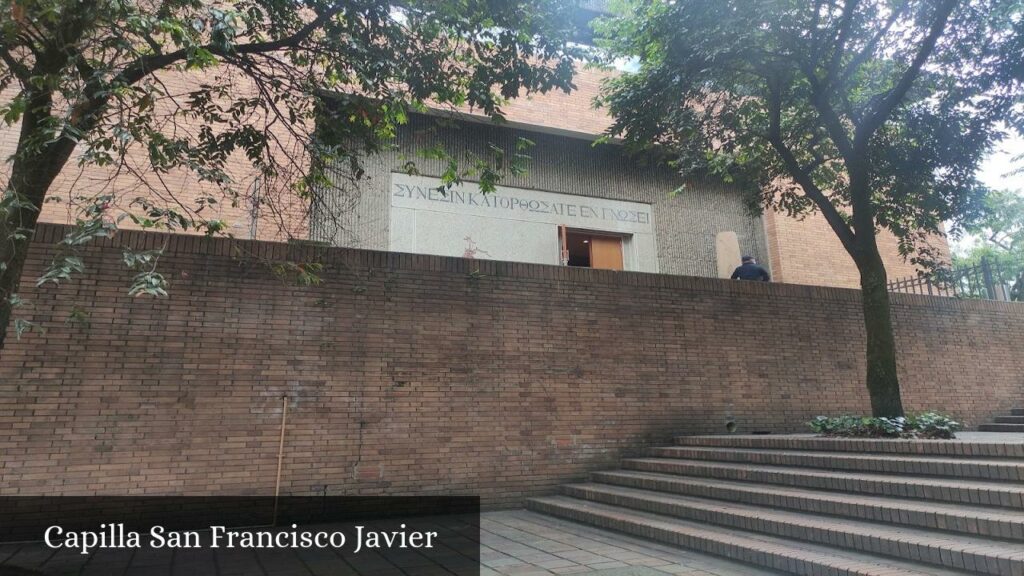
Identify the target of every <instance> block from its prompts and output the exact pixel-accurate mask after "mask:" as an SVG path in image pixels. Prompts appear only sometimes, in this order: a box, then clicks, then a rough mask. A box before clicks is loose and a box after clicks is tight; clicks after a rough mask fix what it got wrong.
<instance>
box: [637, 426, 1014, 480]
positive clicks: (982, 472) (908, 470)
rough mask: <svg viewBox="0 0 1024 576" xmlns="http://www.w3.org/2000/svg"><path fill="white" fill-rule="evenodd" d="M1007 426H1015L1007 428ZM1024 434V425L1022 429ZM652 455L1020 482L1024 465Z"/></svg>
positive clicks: (729, 453)
mask: <svg viewBox="0 0 1024 576" xmlns="http://www.w3.org/2000/svg"><path fill="white" fill-rule="evenodd" d="M1003 426H1012V424H1004V425H1003ZM1021 429H1022V430H1024V425H1022V426H1021ZM648 454H650V455H651V456H659V457H663V458H683V459H690V460H714V461H719V462H745V463H751V464H768V465H773V466H799V467H804V468H820V469H826V470H837V469H839V470H853V471H859V472H884V473H888V474H901V475H905V474H909V475H919V476H956V477H958V478H980V479H985V480H999V481H1007V482H1020V481H1022V480H1024V462H1017V461H1012V460H999V459H964V458H941V457H936V456H909V455H902V454H900V455H889V454H848V453H843V452H806V451H805V452H800V451H791V450H757V449H754V450H744V449H739V448H710V447H696V446H666V447H660V448H650V449H649V450H648Z"/></svg>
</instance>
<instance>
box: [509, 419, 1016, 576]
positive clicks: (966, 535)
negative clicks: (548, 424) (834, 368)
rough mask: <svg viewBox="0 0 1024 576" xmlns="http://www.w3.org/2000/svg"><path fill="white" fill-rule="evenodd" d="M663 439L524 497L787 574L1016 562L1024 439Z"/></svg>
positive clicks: (1005, 569)
mask: <svg viewBox="0 0 1024 576" xmlns="http://www.w3.org/2000/svg"><path fill="white" fill-rule="evenodd" d="M675 444H676V445H675V446H670V447H661V448H651V449H650V450H648V453H647V455H646V457H642V458H631V459H627V460H624V461H623V462H622V468H621V469H619V470H612V471H606V472H597V473H594V474H593V475H592V476H591V478H590V481H589V482H585V483H580V484H570V485H567V486H564V487H563V488H562V493H561V494H560V495H557V496H550V497H544V498H535V499H532V500H530V501H528V502H527V507H528V508H530V509H532V510H535V511H539V512H543V513H547V514H551V515H554V516H558V517H561V518H565V519H569V520H574V521H577V522H582V523H586V524H591V525H594V526H599V527H602V528H608V529H613V530H618V531H621V532H626V533H629V534H632V535H635V536H640V537H644V538H650V539H652V540H656V541H658V542H662V543H668V544H674V545H678V546H682V547H685V548H690V549H693V550H698V551H701V552H705V553H710V554H716V555H719V556H724V557H727V558H731V559H734V560H739V561H742V562H747V563H750V564H755V565H758V566H761V567H765V568H770V569H774V570H779V571H783V572H788V573H792V574H815V575H816V574H822V575H825V574H827V575H865V576H866V575H873V576H883V575H884V576H910V575H914V576H920V575H923V574H931V575H958V576H962V575H966V574H984V575H993V576H1022V575H1024V443H1019V442H1018V443H999V442H973V441H954V442H945V441H925V440H919V441H918V440H906V441H902V440H896V441H893V440H886V441H880V440H861V439H832V438H814V437H809V436H689V437H680V438H677V439H676V442H675Z"/></svg>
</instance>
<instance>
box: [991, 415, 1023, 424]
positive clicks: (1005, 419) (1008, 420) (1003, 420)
mask: <svg viewBox="0 0 1024 576" xmlns="http://www.w3.org/2000/svg"><path fill="white" fill-rule="evenodd" d="M995 422H996V424H1024V416H996V420H995Z"/></svg>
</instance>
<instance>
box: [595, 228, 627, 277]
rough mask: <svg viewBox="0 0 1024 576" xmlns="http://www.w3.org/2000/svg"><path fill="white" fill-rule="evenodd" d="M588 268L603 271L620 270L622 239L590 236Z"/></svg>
mask: <svg viewBox="0 0 1024 576" xmlns="http://www.w3.org/2000/svg"><path fill="white" fill-rule="evenodd" d="M590 267H591V268H601V269H603V270H622V238H617V237H615V236H591V237H590Z"/></svg>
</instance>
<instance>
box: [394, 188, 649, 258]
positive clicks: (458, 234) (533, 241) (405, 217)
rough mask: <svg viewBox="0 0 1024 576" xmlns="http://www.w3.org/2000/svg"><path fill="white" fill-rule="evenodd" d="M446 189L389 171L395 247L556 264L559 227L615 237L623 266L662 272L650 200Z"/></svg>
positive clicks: (444, 253)
mask: <svg viewBox="0 0 1024 576" xmlns="http://www.w3.org/2000/svg"><path fill="white" fill-rule="evenodd" d="M441 187H442V181H441V180H440V179H438V178H429V177H424V176H408V175H405V174H392V175H391V206H390V216H391V217H390V220H391V227H390V242H389V247H390V250H391V251H393V252H414V253H418V254H436V255H439V256H459V257H470V258H484V259H488V260H508V261H512V262H532V263H535V264H553V265H555V264H558V263H559V258H560V254H559V252H560V251H559V239H558V227H559V226H560V225H561V226H566V227H567V228H570V229H575V230H587V231H591V232H603V233H610V234H614V235H617V236H619V237H620V238H622V240H623V248H624V253H625V254H624V256H625V258H624V259H625V269H626V270H635V271H639V272H657V271H658V252H657V246H656V244H655V239H654V222H653V217H652V213H651V206H650V204H640V203H637V202H623V201H621V200H607V199H604V198H581V197H579V196H573V195H570V194H554V193H551V192H540V191H536V190H524V189H521V188H509V187H507V186H499V187H498V189H497V190H496V191H495V192H493V193H490V194H482V193H480V191H479V186H477V185H476V184H460V185H456V186H454V187H452V188H451V189H449V190H446V191H444V190H442V189H441Z"/></svg>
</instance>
